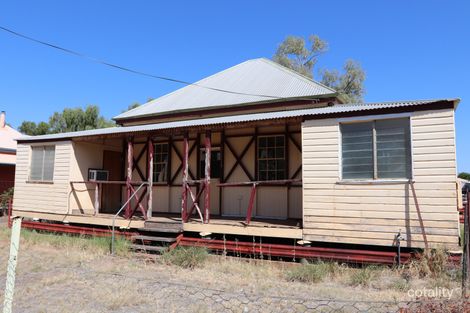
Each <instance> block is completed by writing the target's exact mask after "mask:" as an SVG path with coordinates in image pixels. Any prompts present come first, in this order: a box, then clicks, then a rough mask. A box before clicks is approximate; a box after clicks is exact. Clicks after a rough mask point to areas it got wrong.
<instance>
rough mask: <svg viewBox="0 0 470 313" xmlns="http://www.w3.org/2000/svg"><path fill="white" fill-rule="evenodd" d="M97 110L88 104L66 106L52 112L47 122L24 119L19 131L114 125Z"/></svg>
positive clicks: (52, 131) (48, 131)
mask: <svg viewBox="0 0 470 313" xmlns="http://www.w3.org/2000/svg"><path fill="white" fill-rule="evenodd" d="M99 111H100V110H99V108H98V106H96V105H88V106H87V107H86V108H85V110H83V109H82V108H74V109H70V108H66V109H64V110H63V111H62V112H61V113H59V112H54V114H52V116H51V117H49V122H39V123H38V124H36V123H35V122H31V121H24V122H23V123H22V124H21V125H20V127H19V131H20V132H22V133H23V134H26V135H44V134H55V133H63V132H72V131H79V130H89V129H96V128H106V127H113V126H116V125H115V123H114V122H113V121H110V120H107V119H106V118H104V117H103V116H100V114H99Z"/></svg>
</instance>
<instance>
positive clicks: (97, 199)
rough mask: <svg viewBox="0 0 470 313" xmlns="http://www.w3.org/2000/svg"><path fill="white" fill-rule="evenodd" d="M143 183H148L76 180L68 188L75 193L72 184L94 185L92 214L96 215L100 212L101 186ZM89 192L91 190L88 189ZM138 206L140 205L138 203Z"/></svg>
mask: <svg viewBox="0 0 470 313" xmlns="http://www.w3.org/2000/svg"><path fill="white" fill-rule="evenodd" d="M142 183H145V185H147V184H148V182H142V181H129V182H128V181H125V180H123V181H121V180H98V181H94V180H77V181H71V182H70V186H71V187H72V192H74V191H75V188H74V184H85V185H94V190H95V197H94V198H95V199H94V200H95V201H94V214H95V215H96V214H98V213H99V210H100V197H101V196H100V195H101V194H102V190H103V185H125V186H128V185H131V186H139V185H140V184H142ZM90 190H91V189H90ZM139 204H140V203H139Z"/></svg>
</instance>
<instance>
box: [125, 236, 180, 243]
mask: <svg viewBox="0 0 470 313" xmlns="http://www.w3.org/2000/svg"><path fill="white" fill-rule="evenodd" d="M131 239H132V240H133V241H135V240H148V241H157V242H175V241H176V238H173V237H156V236H143V235H136V236H132V237H131Z"/></svg>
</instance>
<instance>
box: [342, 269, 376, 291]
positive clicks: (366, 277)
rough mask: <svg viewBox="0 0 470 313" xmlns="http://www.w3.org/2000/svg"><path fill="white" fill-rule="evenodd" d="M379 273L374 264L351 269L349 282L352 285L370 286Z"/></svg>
mask: <svg viewBox="0 0 470 313" xmlns="http://www.w3.org/2000/svg"><path fill="white" fill-rule="evenodd" d="M378 274H379V271H378V268H377V267H376V266H365V267H363V268H358V269H355V270H353V271H352V273H351V276H350V277H349V283H350V285H352V286H363V287H366V286H370V285H371V283H372V281H373V280H375V279H376V278H377V276H378Z"/></svg>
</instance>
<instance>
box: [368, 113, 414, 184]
mask: <svg viewBox="0 0 470 313" xmlns="http://www.w3.org/2000/svg"><path fill="white" fill-rule="evenodd" d="M375 130H376V138H377V139H376V140H377V176H378V178H410V177H411V153H410V152H411V149H410V124H409V119H391V120H379V121H376V123H375Z"/></svg>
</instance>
